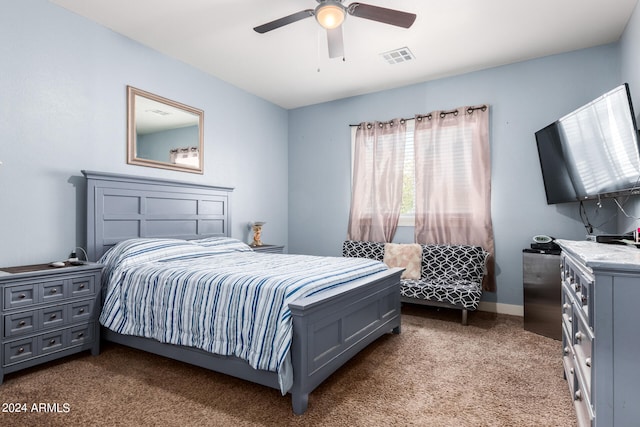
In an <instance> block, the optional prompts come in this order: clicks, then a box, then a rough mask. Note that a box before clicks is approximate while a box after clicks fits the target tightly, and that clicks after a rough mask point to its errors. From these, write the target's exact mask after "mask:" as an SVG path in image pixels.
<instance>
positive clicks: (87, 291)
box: [70, 276, 95, 298]
mask: <svg viewBox="0 0 640 427" xmlns="http://www.w3.org/2000/svg"><path fill="white" fill-rule="evenodd" d="M94 293H95V282H94V276H85V277H76V278H73V279H71V295H70V296H71V297H73V298H75V297H86V296H91V295H93V294H94Z"/></svg>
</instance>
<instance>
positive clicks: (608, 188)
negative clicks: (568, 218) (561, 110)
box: [535, 83, 640, 204]
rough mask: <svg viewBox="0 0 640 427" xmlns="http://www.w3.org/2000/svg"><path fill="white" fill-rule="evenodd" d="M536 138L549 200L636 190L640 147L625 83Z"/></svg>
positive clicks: (639, 184) (639, 182)
mask: <svg viewBox="0 0 640 427" xmlns="http://www.w3.org/2000/svg"><path fill="white" fill-rule="evenodd" d="M535 137H536V143H537V146H538V156H539V158H540V167H541V169H542V177H543V180H544V188H545V193H546V196H547V203H548V204H555V203H565V202H576V201H581V200H588V199H596V198H604V197H615V196H619V195H627V194H640V146H639V143H638V129H637V125H636V117H635V114H634V111H633V105H632V103H631V95H630V92H629V85H628V84H627V83H624V84H622V85H620V86H618V87H616V88H615V89H613V90H611V91H609V92H607V93H605V94H604V95H602V96H600V97H598V98H596V99H594V100H593V101H591V102H589V103H588V104H586V105H584V106H582V107H580V108H578V109H577V110H575V111H573V112H571V113H569V114H567V115H566V116H564V117H561V118H560V119H558V120H556V121H555V122H554V123H551V124H550V125H549V126H546V127H544V128H543V129H540V130H539V131H537V132H536V133H535Z"/></svg>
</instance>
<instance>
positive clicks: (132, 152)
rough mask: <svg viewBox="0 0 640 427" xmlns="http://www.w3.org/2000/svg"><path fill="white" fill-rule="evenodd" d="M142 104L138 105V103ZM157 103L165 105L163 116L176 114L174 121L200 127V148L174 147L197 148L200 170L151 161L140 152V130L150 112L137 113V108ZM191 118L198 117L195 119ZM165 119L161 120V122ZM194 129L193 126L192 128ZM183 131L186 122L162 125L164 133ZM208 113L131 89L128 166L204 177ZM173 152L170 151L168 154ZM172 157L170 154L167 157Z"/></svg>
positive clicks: (128, 104)
mask: <svg viewBox="0 0 640 427" xmlns="http://www.w3.org/2000/svg"><path fill="white" fill-rule="evenodd" d="M137 100H138V101H140V102H136V101H137ZM142 101H144V102H155V103H158V104H161V105H158V107H162V110H163V111H161V112H160V113H161V114H166V112H171V113H175V115H174V117H179V116H182V117H185V118H187V120H189V123H191V122H193V124H195V123H197V125H198V129H197V135H198V136H197V141H194V142H195V143H197V145H187V146H186V147H185V146H184V144H177V146H175V147H172V148H174V149H180V148H191V147H194V146H197V148H198V150H199V154H198V166H190V165H181V164H177V163H171V162H170V161H164V160H162V159H154V158H148V157H144V156H140V155H139V151H138V148H139V147H138V131H137V129H138V128H139V127H140V126H141V125H144V123H143V122H142V121H143V120H144V119H143V116H144V114H145V113H147V112H142V111H140V110H139V109H138V111H136V104H142V103H143V102H142ZM191 116H194V117H193V118H191ZM162 119H163V118H162V117H160V120H162ZM190 126H192V125H190ZM182 127H186V126H185V125H184V124H183V123H182V122H179V123H177V122H174V121H173V118H172V120H165V123H164V124H163V125H162V127H161V128H159V129H160V130H164V131H173V130H175V129H180V128H182ZM203 129H204V112H203V111H202V110H199V109H197V108H194V107H190V106H188V105H185V104H182V103H179V102H176V101H172V100H170V99H167V98H163V97H161V96H158V95H155V94H153V93H150V92H146V91H144V90H141V89H136V88H134V87H132V86H127V163H128V164H130V165H138V166H148V167H154V168H162V169H171V170H176V171H183V172H191V173H200V174H202V173H203V172H204V132H203ZM167 151H169V150H167ZM167 155H168V153H167Z"/></svg>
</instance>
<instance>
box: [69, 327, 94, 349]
mask: <svg viewBox="0 0 640 427" xmlns="http://www.w3.org/2000/svg"><path fill="white" fill-rule="evenodd" d="M93 329H94V325H93V323H89V324H87V325H80V326H76V327H74V328H71V342H70V343H69V345H72V346H74V345H81V344H84V343H86V342H89V341H91V340H93Z"/></svg>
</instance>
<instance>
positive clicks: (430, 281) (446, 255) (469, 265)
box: [342, 240, 489, 310]
mask: <svg viewBox="0 0 640 427" xmlns="http://www.w3.org/2000/svg"><path fill="white" fill-rule="evenodd" d="M421 246H422V277H421V278H420V280H401V281H400V294H401V295H402V296H403V297H407V298H416V299H421V300H427V301H437V302H442V303H448V304H452V305H454V306H456V307H459V308H464V309H467V310H476V309H477V308H478V304H479V303H480V297H481V296H482V278H483V277H484V275H485V274H486V260H487V257H488V256H489V253H488V252H486V251H485V250H484V249H482V248H481V247H478V246H471V245H421ZM342 255H343V256H345V257H355V258H372V259H375V260H378V261H382V260H383V258H384V243H380V242H358V241H353V240H347V241H345V242H344V243H343V245H342Z"/></svg>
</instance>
